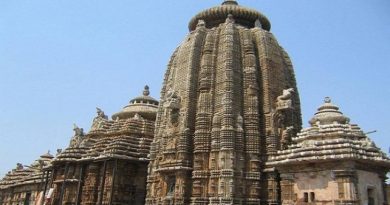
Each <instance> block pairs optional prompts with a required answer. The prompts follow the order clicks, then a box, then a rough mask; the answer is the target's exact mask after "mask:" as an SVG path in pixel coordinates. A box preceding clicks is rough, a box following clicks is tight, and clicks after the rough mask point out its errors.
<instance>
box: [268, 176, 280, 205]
mask: <svg viewBox="0 0 390 205" xmlns="http://www.w3.org/2000/svg"><path fill="white" fill-rule="evenodd" d="M266 176H267V187H268V189H267V192H268V196H267V204H268V205H279V204H280V184H279V174H278V172H276V171H270V172H267V173H266Z"/></svg>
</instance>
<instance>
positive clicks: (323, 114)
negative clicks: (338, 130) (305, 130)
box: [309, 97, 349, 126]
mask: <svg viewBox="0 0 390 205" xmlns="http://www.w3.org/2000/svg"><path fill="white" fill-rule="evenodd" d="M309 123H310V125H311V126H316V125H318V124H321V125H327V124H335V123H336V124H347V123H349V118H348V117H346V116H345V115H343V113H342V112H340V111H339V107H338V106H337V105H334V104H332V100H331V98H330V97H325V99H324V104H322V105H321V106H320V107H319V108H318V111H317V113H316V114H315V115H314V117H313V118H312V119H311V120H310V121H309Z"/></svg>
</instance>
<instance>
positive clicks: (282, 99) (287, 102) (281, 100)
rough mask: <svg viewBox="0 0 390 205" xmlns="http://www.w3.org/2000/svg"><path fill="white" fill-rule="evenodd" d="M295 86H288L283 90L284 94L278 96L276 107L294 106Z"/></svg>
mask: <svg viewBox="0 0 390 205" xmlns="http://www.w3.org/2000/svg"><path fill="white" fill-rule="evenodd" d="M294 92H295V91H294V88H288V89H284V90H283V94H282V95H280V96H278V97H277V102H276V107H277V109H287V108H292V100H291V98H292V95H293V93H294Z"/></svg>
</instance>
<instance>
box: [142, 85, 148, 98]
mask: <svg viewBox="0 0 390 205" xmlns="http://www.w3.org/2000/svg"><path fill="white" fill-rule="evenodd" d="M142 94H143V95H144V96H149V94H150V91H149V86H148V85H145V87H144V91H143V92H142Z"/></svg>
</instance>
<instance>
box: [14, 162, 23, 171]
mask: <svg viewBox="0 0 390 205" xmlns="http://www.w3.org/2000/svg"><path fill="white" fill-rule="evenodd" d="M23 167H24V166H23V164H22V163H17V164H16V170H22V169H23Z"/></svg>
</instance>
